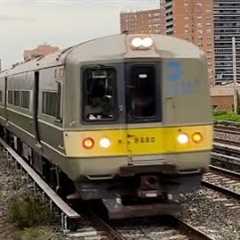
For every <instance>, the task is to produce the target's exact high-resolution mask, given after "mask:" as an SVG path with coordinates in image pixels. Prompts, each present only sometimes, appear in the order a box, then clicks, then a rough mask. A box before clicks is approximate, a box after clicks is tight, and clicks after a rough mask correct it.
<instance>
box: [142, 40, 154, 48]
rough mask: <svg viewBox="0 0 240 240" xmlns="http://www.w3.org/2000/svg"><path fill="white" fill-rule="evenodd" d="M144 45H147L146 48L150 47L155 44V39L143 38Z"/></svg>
mask: <svg viewBox="0 0 240 240" xmlns="http://www.w3.org/2000/svg"><path fill="white" fill-rule="evenodd" d="M142 45H143V47H145V48H150V47H151V46H152V45H153V40H152V38H149V37H148V38H144V39H143V40H142Z"/></svg>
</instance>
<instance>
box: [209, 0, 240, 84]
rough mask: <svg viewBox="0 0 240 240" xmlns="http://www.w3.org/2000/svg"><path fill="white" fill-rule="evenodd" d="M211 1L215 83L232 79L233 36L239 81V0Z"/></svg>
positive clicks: (239, 78) (238, 78) (239, 79)
mask: <svg viewBox="0 0 240 240" xmlns="http://www.w3.org/2000/svg"><path fill="white" fill-rule="evenodd" d="M213 1H214V35H215V62H216V66H215V68H216V83H219V84H220V83H221V84H222V83H223V82H225V83H227V82H229V81H230V82H231V81H233V56H232V53H233V52H232V37H233V36H234V37H235V38H236V55H237V80H238V81H239V82H240V61H239V60H240V1H239V0H231V1H230V0H213Z"/></svg>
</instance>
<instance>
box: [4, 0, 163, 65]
mask: <svg viewBox="0 0 240 240" xmlns="http://www.w3.org/2000/svg"><path fill="white" fill-rule="evenodd" d="M159 2H160V1H159V0H0V58H1V59H2V61H3V66H4V67H5V68H6V67H7V66H9V65H11V64H12V63H15V62H17V61H21V60H22V55H23V50H24V49H29V48H30V49H31V48H34V47H36V46H37V45H39V44H42V43H48V44H52V45H57V46H60V47H68V46H71V45H73V44H76V43H79V42H81V41H85V40H88V39H91V38H95V37H100V36H104V35H108V34H115V33H119V32H120V22H119V20H120V18H119V14H120V12H121V11H127V10H137V9H154V8H158V7H159Z"/></svg>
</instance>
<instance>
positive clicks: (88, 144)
mask: <svg viewBox="0 0 240 240" xmlns="http://www.w3.org/2000/svg"><path fill="white" fill-rule="evenodd" d="M82 145H83V147H84V148H86V149H91V148H93V147H94V145H95V142H94V140H93V139H92V138H85V139H84V140H83V142H82Z"/></svg>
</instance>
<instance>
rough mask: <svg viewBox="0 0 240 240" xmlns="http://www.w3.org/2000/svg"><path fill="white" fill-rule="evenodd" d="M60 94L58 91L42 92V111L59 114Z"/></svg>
mask: <svg viewBox="0 0 240 240" xmlns="http://www.w3.org/2000/svg"><path fill="white" fill-rule="evenodd" d="M57 105H58V95H57V92H43V93H42V112H43V113H45V114H47V115H50V116H54V117H55V116H56V115H57Z"/></svg>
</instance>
